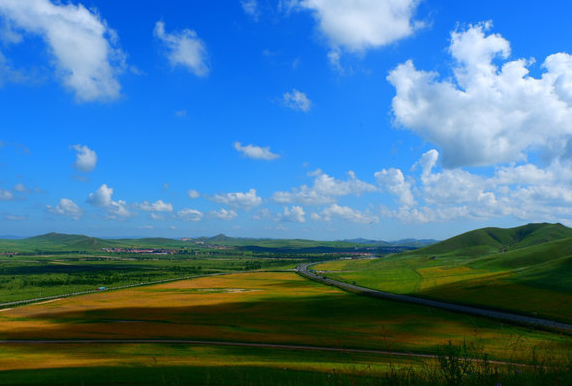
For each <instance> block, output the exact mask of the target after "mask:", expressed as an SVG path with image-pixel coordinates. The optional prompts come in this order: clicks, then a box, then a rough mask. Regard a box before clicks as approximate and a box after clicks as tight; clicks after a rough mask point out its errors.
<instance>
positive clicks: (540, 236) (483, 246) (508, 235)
mask: <svg viewBox="0 0 572 386" xmlns="http://www.w3.org/2000/svg"><path fill="white" fill-rule="evenodd" d="M568 237H572V229H571V228H568V227H565V226H564V225H562V224H548V223H537V224H527V225H523V226H519V227H515V228H508V229H503V228H482V229H477V230H474V231H470V232H467V233H463V234H461V235H459V236H455V237H452V238H450V239H447V240H444V241H441V242H439V243H436V244H433V245H431V246H429V247H426V248H423V249H420V250H418V251H416V252H415V253H416V254H417V253H426V254H435V255H442V254H452V255H455V256H484V255H488V254H492V253H499V252H503V251H508V250H515V249H520V248H525V247H529V246H533V245H538V244H543V243H546V242H550V241H554V240H560V239H564V238H568Z"/></svg>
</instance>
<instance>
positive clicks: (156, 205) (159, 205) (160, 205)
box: [136, 200, 173, 212]
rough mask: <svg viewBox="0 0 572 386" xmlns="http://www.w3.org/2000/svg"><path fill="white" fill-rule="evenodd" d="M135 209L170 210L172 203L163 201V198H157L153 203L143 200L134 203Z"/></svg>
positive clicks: (148, 210) (171, 209)
mask: <svg viewBox="0 0 572 386" xmlns="http://www.w3.org/2000/svg"><path fill="white" fill-rule="evenodd" d="M136 207H137V209H139V210H144V211H146V212H172V211H173V204H171V203H167V202H163V200H157V201H155V202H153V203H151V202H149V201H143V202H142V203H140V204H137V205H136Z"/></svg>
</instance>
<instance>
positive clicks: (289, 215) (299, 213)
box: [278, 206, 306, 222]
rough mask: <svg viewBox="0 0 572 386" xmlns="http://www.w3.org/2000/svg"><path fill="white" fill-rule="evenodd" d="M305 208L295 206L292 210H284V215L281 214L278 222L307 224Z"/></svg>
mask: <svg viewBox="0 0 572 386" xmlns="http://www.w3.org/2000/svg"><path fill="white" fill-rule="evenodd" d="M305 214H306V212H304V208H302V207H301V206H293V207H291V208H287V207H286V208H284V213H282V214H280V216H279V217H278V221H282V222H305V221H306V218H305V217H304V215H305Z"/></svg>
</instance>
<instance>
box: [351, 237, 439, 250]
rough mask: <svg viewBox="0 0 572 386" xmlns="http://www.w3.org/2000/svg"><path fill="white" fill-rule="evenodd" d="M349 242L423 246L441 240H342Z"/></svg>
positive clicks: (387, 245)
mask: <svg viewBox="0 0 572 386" xmlns="http://www.w3.org/2000/svg"><path fill="white" fill-rule="evenodd" d="M342 241H344V242H348V243H355V244H363V245H375V246H386V247H389V246H400V247H413V248H423V247H427V246H429V245H432V244H435V243H438V242H439V240H434V239H421V240H418V239H401V240H395V241H383V240H371V239H362V238H358V239H346V240H342Z"/></svg>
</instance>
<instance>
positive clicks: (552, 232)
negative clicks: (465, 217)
mask: <svg viewBox="0 0 572 386" xmlns="http://www.w3.org/2000/svg"><path fill="white" fill-rule="evenodd" d="M324 267H325V268H321V269H325V270H327V271H332V272H334V273H332V274H330V276H332V277H334V276H335V277H337V278H340V279H343V280H346V281H348V282H353V281H355V282H357V283H358V284H361V285H364V286H366V287H370V288H376V289H381V290H385V291H389V292H394V293H403V294H411V295H416V296H422V297H428V298H433V299H439V300H446V301H451V302H456V303H464V304H471V305H478V306H484V307H491V308H499V309H508V310H511V311H515V312H521V313H525V314H531V315H542V316H546V317H550V318H554V319H560V320H564V321H567V322H572V229H570V228H567V227H565V226H564V225H562V224H547V223H542V224H528V225H524V226H520V227H515V228H508V229H501V228H483V229H477V230H474V231H471V232H467V233H464V234H461V235H459V236H455V237H452V238H450V239H448V240H445V241H442V242H439V243H437V244H434V245H432V246H429V247H426V248H422V249H417V250H415V251H410V252H406V253H401V254H396V255H391V256H388V257H385V258H383V259H376V260H370V261H349V262H336V263H329V264H328V265H324ZM316 269H320V267H319V266H318V267H316Z"/></svg>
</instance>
